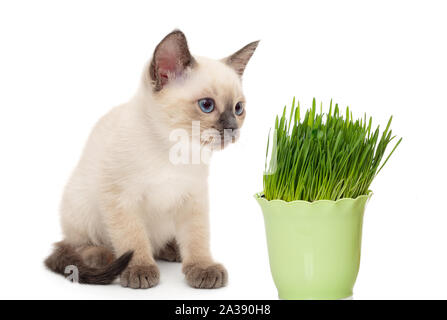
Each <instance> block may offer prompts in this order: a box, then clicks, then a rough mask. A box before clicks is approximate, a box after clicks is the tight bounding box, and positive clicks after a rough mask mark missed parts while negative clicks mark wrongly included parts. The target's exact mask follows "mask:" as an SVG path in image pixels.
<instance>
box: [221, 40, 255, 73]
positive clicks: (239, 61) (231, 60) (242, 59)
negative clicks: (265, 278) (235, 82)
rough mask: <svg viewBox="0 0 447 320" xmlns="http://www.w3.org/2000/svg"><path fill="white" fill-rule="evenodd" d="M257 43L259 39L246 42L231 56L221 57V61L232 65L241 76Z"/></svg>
mask: <svg viewBox="0 0 447 320" xmlns="http://www.w3.org/2000/svg"><path fill="white" fill-rule="evenodd" d="M258 44H259V41H254V42H252V43H249V44H247V45H246V46H245V47H243V48H242V49H240V50H239V51H236V52H235V53H233V54H232V55H231V56H229V57H227V58H225V59H223V61H224V62H225V63H226V64H227V65H229V66H230V67H232V68H233V69H234V70H235V71H236V73H237V74H238V75H239V76H242V75H243V73H244V70H245V67H246V66H247V63H248V61H249V60H250V58H251V56H252V55H253V53H254V52H255V50H256V48H257V46H258Z"/></svg>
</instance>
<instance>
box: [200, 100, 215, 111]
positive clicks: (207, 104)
mask: <svg viewBox="0 0 447 320" xmlns="http://www.w3.org/2000/svg"><path fill="white" fill-rule="evenodd" d="M199 107H200V109H202V111H203V112H205V113H210V112H211V111H213V110H214V100H213V99H211V98H204V99H200V100H199Z"/></svg>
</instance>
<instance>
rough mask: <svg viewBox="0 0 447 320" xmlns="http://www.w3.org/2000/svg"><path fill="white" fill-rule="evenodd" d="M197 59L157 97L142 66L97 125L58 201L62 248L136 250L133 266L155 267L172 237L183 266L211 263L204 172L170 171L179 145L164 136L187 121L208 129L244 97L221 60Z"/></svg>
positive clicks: (183, 167)
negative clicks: (212, 106) (131, 88)
mask: <svg viewBox="0 0 447 320" xmlns="http://www.w3.org/2000/svg"><path fill="white" fill-rule="evenodd" d="M194 58H195V61H196V64H195V66H194V67H193V68H188V69H187V70H185V73H184V75H183V76H182V77H179V78H178V79H172V81H170V82H169V84H168V85H166V86H165V87H164V88H163V90H161V91H159V92H155V91H153V90H152V82H151V79H150V78H149V76H148V67H146V68H145V69H144V72H143V77H142V81H141V85H140V88H139V90H138V91H137V93H136V94H135V96H134V97H133V98H132V99H131V100H130V101H129V102H128V103H125V104H123V105H120V106H118V107H115V108H114V109H112V110H111V111H110V112H109V113H107V114H106V115H105V116H104V117H102V118H101V119H100V120H99V121H98V123H97V124H96V126H95V127H94V129H93V131H92V133H91V135H90V137H89V139H88V142H87V145H86V146H85V149H84V152H83V154H82V157H81V159H80V161H79V163H78V165H77V167H76V168H75V170H74V172H73V174H72V176H71V178H70V180H69V182H68V184H67V186H66V188H65V192H64V195H63V199H62V204H61V220H62V229H63V233H64V237H65V241H66V242H68V243H70V244H73V245H75V246H78V245H98V246H105V247H107V248H110V249H111V250H113V252H114V253H115V255H116V256H119V255H121V254H123V253H125V252H126V251H129V250H133V251H134V256H133V259H132V261H131V263H130V265H129V267H131V266H146V265H153V264H155V261H154V255H155V254H156V253H157V252H158V251H160V250H161V249H162V248H163V246H164V245H166V243H167V242H168V241H170V240H172V239H174V238H175V239H176V241H177V243H178V244H179V248H180V253H181V257H182V261H183V264H184V266H190V265H201V266H203V267H204V268H206V267H207V266H211V265H213V264H214V262H213V258H212V256H211V252H210V248H209V225H208V185H207V179H208V165H207V164H206V163H204V162H201V163H199V164H177V165H174V164H172V163H171V162H170V161H169V151H170V148H171V147H172V146H173V144H174V143H176V142H175V141H170V140H169V135H170V133H171V132H172V130H174V129H177V128H183V129H185V130H189V131H188V132H189V133H190V131H191V129H190V128H191V121H201V129H202V130H205V129H207V128H211V127H212V126H213V123H214V122H215V121H216V120H217V118H216V117H217V116H218V115H219V113H220V112H221V111H222V110H223V108H224V103H225V101H227V100H228V99H231V100H232V101H234V103H236V102H238V101H243V100H244V96H243V93H242V87H241V80H240V77H239V75H238V74H237V73H236V72H235V71H234V69H232V68H231V67H230V66H229V65H227V64H226V63H225V62H224V61H220V60H211V59H207V58H201V57H194ZM203 97H213V99H215V101H216V108H217V109H218V110H217V111H218V112H214V114H212V115H211V114H205V113H203V112H201V111H200V109H199V108H198V106H197V101H198V100H199V99H201V98H203ZM239 121H240V123H239V124H240V126H241V125H242V122H243V118H242V119H239ZM193 143H195V144H197V145H200V144H203V141H197V140H196V141H193Z"/></svg>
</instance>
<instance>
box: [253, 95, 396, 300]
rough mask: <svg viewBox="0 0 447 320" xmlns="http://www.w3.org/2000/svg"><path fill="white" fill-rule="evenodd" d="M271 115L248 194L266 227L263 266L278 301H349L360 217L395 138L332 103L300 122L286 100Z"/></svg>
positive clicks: (310, 111)
mask: <svg viewBox="0 0 447 320" xmlns="http://www.w3.org/2000/svg"><path fill="white" fill-rule="evenodd" d="M286 112H287V111H286V107H284V111H283V113H282V116H281V117H280V118H279V117H276V122H275V128H274V131H273V137H272V138H270V135H269V140H268V142H267V155H266V168H265V172H264V177H263V183H264V191H263V192H262V193H258V194H256V195H255V198H256V200H257V201H258V203H259V204H260V206H261V208H262V211H263V214H264V221H265V227H266V235H267V246H268V251H269V260H270V269H271V273H272V276H273V280H274V282H275V285H276V287H277V288H278V294H279V297H280V298H281V299H343V298H348V297H350V296H352V289H353V286H354V283H355V280H356V277H357V274H358V270H359V264H360V247H361V237H362V223H363V213H364V210H365V206H366V203H367V202H368V200H369V199H370V197H371V195H372V192H371V190H370V185H371V183H372V181H373V180H374V178H375V177H376V176H377V174H378V173H379V172H380V171H381V169H382V168H383V166H384V165H385V164H386V162H387V161H388V159H389V158H390V156H391V154H392V153H393V152H394V151H395V149H396V148H397V146H398V145H399V143H400V142H401V140H402V139H399V140H398V141H397V142H396V143H395V144H394V147H393V149H392V150H391V152H389V154H388V156H387V157H385V151H386V149H387V147H388V146H389V145H390V143H391V142H392V141H393V139H394V138H395V137H394V136H393V135H392V131H391V128H390V125H391V120H392V117H391V118H390V120H389V121H388V124H387V126H386V127H385V130H383V131H382V133H381V134H380V130H379V127H377V128H376V129H375V130H374V129H373V128H372V118H369V119H367V118H366V115H365V116H364V117H363V118H362V119H358V120H354V119H353V116H352V113H351V112H350V111H349V108H346V113H344V115H342V114H341V112H340V110H339V107H338V105H337V104H336V105H335V106H334V108H333V107H332V101H331V104H330V107H329V112H328V113H327V114H323V112H322V107H320V112H319V113H318V112H317V107H316V103H315V99H314V100H313V104H312V108H310V109H308V110H307V111H306V112H305V115H304V118H301V117H300V105H299V103H298V104H297V105H295V99H294V100H293V103H292V108H291V110H290V114H289V113H288V112H287V115H286Z"/></svg>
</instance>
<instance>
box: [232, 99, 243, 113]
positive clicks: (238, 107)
mask: <svg viewBox="0 0 447 320" xmlns="http://www.w3.org/2000/svg"><path fill="white" fill-rule="evenodd" d="M234 112H235V113H236V115H238V116H240V115H241V114H242V113H243V112H244V105H243V104H242V102H238V103H236V107H235V108H234Z"/></svg>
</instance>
